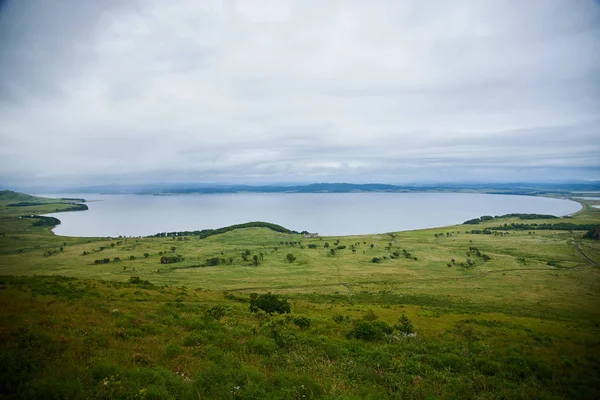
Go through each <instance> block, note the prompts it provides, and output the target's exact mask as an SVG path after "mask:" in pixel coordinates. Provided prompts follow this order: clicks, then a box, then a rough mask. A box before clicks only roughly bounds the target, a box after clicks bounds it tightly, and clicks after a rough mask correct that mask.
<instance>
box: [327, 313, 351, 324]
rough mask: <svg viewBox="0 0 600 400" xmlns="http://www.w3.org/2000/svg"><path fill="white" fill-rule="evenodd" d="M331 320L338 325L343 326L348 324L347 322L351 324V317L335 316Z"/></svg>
mask: <svg viewBox="0 0 600 400" xmlns="http://www.w3.org/2000/svg"><path fill="white" fill-rule="evenodd" d="M331 319H332V320H333V322H335V323H336V324H343V323H346V322H350V316H349V315H334V316H333V318H331Z"/></svg>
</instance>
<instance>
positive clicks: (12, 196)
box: [0, 190, 54, 203]
mask: <svg viewBox="0 0 600 400" xmlns="http://www.w3.org/2000/svg"><path fill="white" fill-rule="evenodd" d="M0 201H2V202H35V203H42V202H43V203H50V202H53V201H54V200H53V199H48V198H45V197H37V196H31V195H29V194H25V193H18V192H13V191H12V190H2V191H0Z"/></svg>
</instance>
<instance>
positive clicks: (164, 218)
mask: <svg viewBox="0 0 600 400" xmlns="http://www.w3.org/2000/svg"><path fill="white" fill-rule="evenodd" d="M40 196H47V197H75V198H85V199H87V200H99V201H91V202H88V203H87V205H88V207H89V210H87V211H78V212H65V213H55V214H49V215H52V216H54V217H56V218H58V219H60V220H61V221H62V224H60V225H58V226H57V227H56V228H55V229H54V233H56V234H57V235H62V236H86V237H109V236H112V237H116V236H120V235H122V236H146V235H152V234H155V233H159V232H170V231H185V230H189V231H192V230H201V229H208V228H219V227H223V226H227V225H233V224H239V223H244V222H250V221H266V222H272V223H275V224H279V225H282V226H284V227H286V228H288V229H293V230H296V231H303V230H307V231H310V232H318V233H319V234H321V235H324V236H325V235H326V236H337V235H358V234H372V233H385V232H394V231H405V230H413V229H424V228H434V227H440V226H447V225H454V224H459V223H462V222H464V221H466V220H468V219H471V218H476V217H480V216H482V215H502V214H508V213H538V214H552V215H556V216H562V215H567V214H571V213H574V212H577V211H579V209H580V208H581V206H580V205H579V204H578V203H576V202H573V201H568V200H560V199H550V198H544V197H531V196H511V195H492V194H474V193H314V194H313V193H308V194H304V193H303V194H287V193H278V194H262V193H252V194H247V193H236V194H203V195H176V196H151V195H91V194H85V195H82V194H59V195H57V194H52V195H49V194H46V195H40Z"/></svg>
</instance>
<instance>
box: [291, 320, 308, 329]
mask: <svg viewBox="0 0 600 400" xmlns="http://www.w3.org/2000/svg"><path fill="white" fill-rule="evenodd" d="M310 324H311V320H310V318H308V317H296V318H294V325H296V326H297V327H298V328H300V329H308V328H310Z"/></svg>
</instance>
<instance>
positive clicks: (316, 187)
mask: <svg viewBox="0 0 600 400" xmlns="http://www.w3.org/2000/svg"><path fill="white" fill-rule="evenodd" d="M157 189H158V190H157ZM591 190H600V183H589V184H588V183H573V184H567V183H564V184H542V183H512V184H511V183H500V184H485V183H465V184H427V185H402V186H400V185H390V184H381V183H366V184H354V183H313V184H308V185H290V186H287V185H262V186H250V185H214V186H201V185H198V186H192V185H182V186H174V187H169V186H168V185H165V186H164V187H161V188H158V187H156V186H154V187H148V188H143V189H142V188H139V189H138V190H137V191H135V193H136V194H157V195H158V194H192V193H197V194H216V193H361V192H383V193H407V192H463V191H464V192H474V191H475V192H481V193H498V194H520V195H538V194H565V195H567V194H570V193H571V192H572V191H591Z"/></svg>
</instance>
